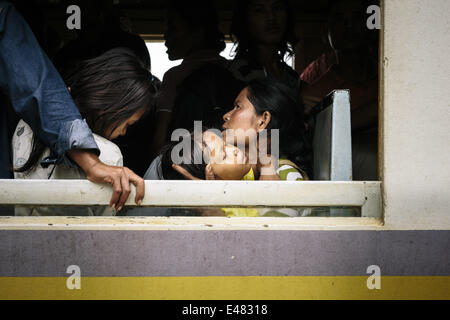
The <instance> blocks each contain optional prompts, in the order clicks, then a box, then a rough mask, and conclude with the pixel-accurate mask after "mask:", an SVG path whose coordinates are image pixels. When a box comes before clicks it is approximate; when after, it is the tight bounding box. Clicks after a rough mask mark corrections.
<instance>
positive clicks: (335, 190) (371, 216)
mask: <svg viewBox="0 0 450 320" xmlns="http://www.w3.org/2000/svg"><path fill="white" fill-rule="evenodd" d="M145 184H146V185H145V187H146V194H145V197H144V200H143V202H142V206H155V207H167V206H171V207H203V206H207V207H210V206H212V207H230V206H241V207H246V206H257V207H261V206H264V207H285V206H292V207H300V206H306V207H311V206H312V207H321V206H326V207H329V206H346V207H353V206H356V207H361V214H362V217H357V218H338V217H323V218H315V217H309V218H308V217H304V218H303V217H299V218H284V217H283V218H263V217H252V218H227V217H169V218H167V217H0V229H30V228H31V229H55V228H62V229H114V230H116V229H142V230H145V229H149V230H152V229H157V230H179V229H205V230H212V229H231V230H233V229H247V230H268V229H271V230H273V229H279V230H297V229H316V228H319V229H335V228H336V227H340V226H344V227H347V228H348V227H350V228H358V227H361V226H366V227H369V228H377V227H380V226H382V220H381V183H380V182H326V181H323V182H322V181H305V182H301V183H299V182H295V181H293V182H290V181H267V182H265V181H146V182H145ZM111 193H112V188H111V187H110V186H109V185H100V184H94V183H92V182H90V181H87V180H0V205H25V206H32V205H46V206H48V205H58V206H70V205H83V206H89V205H91V206H92V205H105V206H107V205H109V200H110V196H111ZM134 196H135V188H134V187H132V192H131V194H130V197H129V199H128V201H127V203H126V205H128V206H135V204H134Z"/></svg>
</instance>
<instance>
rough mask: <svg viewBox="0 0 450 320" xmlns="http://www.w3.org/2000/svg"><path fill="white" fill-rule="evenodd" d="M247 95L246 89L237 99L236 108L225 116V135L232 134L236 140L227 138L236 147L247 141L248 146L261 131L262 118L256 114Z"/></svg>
mask: <svg viewBox="0 0 450 320" xmlns="http://www.w3.org/2000/svg"><path fill="white" fill-rule="evenodd" d="M247 95H248V89H247V88H245V89H244V90H242V91H241V93H240V94H239V96H238V97H237V98H236V100H235V102H234V108H233V109H232V110H231V111H229V112H227V113H226V114H225V115H224V116H223V120H224V121H225V123H224V124H223V126H222V128H223V129H225V131H224V135H226V133H227V132H228V134H232V135H233V136H234V139H230V140H228V139H229V138H230V137H227V141H230V142H232V143H234V145H237V143H238V141H243V139H245V144H246V145H247V146H248V145H249V142H250V141H254V139H255V138H256V136H257V133H258V132H259V129H260V123H261V116H259V115H258V114H257V113H256V110H255V107H254V106H253V104H252V103H251V102H250V100H248V97H247ZM232 140H234V141H232Z"/></svg>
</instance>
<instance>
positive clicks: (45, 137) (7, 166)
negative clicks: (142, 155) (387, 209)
mask: <svg viewBox="0 0 450 320" xmlns="http://www.w3.org/2000/svg"><path fill="white" fill-rule="evenodd" d="M0 92H1V93H2V95H3V96H4V97H6V98H7V99H8V102H9V103H8V105H10V106H11V109H12V111H13V112H14V113H17V114H18V115H19V116H20V117H21V118H22V119H24V121H26V122H27V124H28V125H29V126H30V127H31V129H32V130H33V131H34V132H36V134H37V136H38V137H39V139H41V140H42V142H43V143H44V144H45V145H46V146H48V147H49V148H50V149H51V151H52V155H53V157H52V160H54V161H55V163H66V164H67V165H68V166H72V167H73V166H74V165H75V164H74V162H75V163H76V164H78V166H80V167H81V169H82V170H83V171H84V173H85V175H86V177H87V178H88V179H89V180H90V181H92V182H97V183H108V184H112V185H113V195H112V197H111V201H110V205H111V206H112V207H116V208H118V209H120V208H122V207H123V205H124V204H125V201H126V200H127V198H128V196H129V194H130V191H131V190H130V182H131V183H133V184H134V185H135V186H136V198H135V201H136V203H137V204H139V203H140V202H141V201H142V199H143V197H144V194H145V184H144V180H143V179H142V178H140V177H139V176H137V175H136V174H135V173H134V172H132V171H131V170H129V169H128V168H125V167H114V166H108V165H106V164H104V163H102V162H101V161H100V160H99V158H98V155H99V149H98V146H97V144H96V142H95V140H94V137H93V136H92V132H91V130H90V129H89V127H88V125H87V124H86V123H85V122H84V121H83V120H82V117H81V115H80V113H79V111H78V109H77V107H76V106H75V104H74V102H73V100H72V98H71V97H70V94H69V92H68V90H67V87H66V85H65V84H64V81H63V80H62V79H61V77H60V75H59V74H58V72H57V71H56V69H55V67H54V66H53V64H52V63H51V62H50V60H49V59H48V57H47V55H46V54H45V53H44V52H43V51H42V49H41V48H40V46H39V43H38V42H37V40H36V38H35V36H34V35H33V33H32V31H31V29H30V28H29V26H28V25H27V23H26V22H25V20H24V19H23V17H22V16H21V15H20V14H19V13H18V11H17V10H16V9H15V8H14V6H12V5H11V4H10V3H8V2H5V1H0ZM6 108H7V107H6V106H5V105H1V106H0V150H1V152H0V178H2V179H10V178H12V170H11V169H12V165H11V150H10V140H9V134H8V126H7V113H8V110H7V109H6ZM6 214H11V212H10V211H7V212H6Z"/></svg>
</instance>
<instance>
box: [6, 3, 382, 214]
mask: <svg viewBox="0 0 450 320" xmlns="http://www.w3.org/2000/svg"><path fill="white" fill-rule="evenodd" d="M62 2H64V3H63V6H66V7H67V5H69V3H68V2H67V3H66V2H65V1H62ZM376 3H377V1H376V0H367V1H366V0H365V1H360V0H342V1H337V2H335V1H332V2H330V6H329V8H328V10H327V16H328V18H327V22H326V28H325V32H324V39H325V41H326V42H327V46H326V47H327V48H329V49H328V50H327V51H326V52H323V53H322V54H320V55H319V56H317V58H316V59H314V60H313V61H312V62H311V63H310V64H309V65H307V66H305V68H304V69H303V70H295V69H293V68H292V67H291V66H289V65H288V64H287V63H286V59H287V58H292V56H294V54H295V48H296V47H298V46H299V45H301V42H300V37H299V36H297V35H296V32H295V31H296V27H295V24H296V18H295V16H294V13H295V11H294V10H293V7H292V3H291V1H289V0H239V1H234V6H233V13H232V18H231V25H230V30H221V29H220V23H219V16H218V14H217V11H216V8H215V6H214V1H212V0H198V1H183V0H168V1H167V6H166V11H165V12H166V15H165V17H166V18H165V28H164V40H165V45H166V47H167V55H168V59H169V60H182V63H181V64H180V65H178V66H176V67H173V68H171V69H170V70H168V71H167V72H166V73H165V74H164V76H163V78H162V79H158V78H157V77H155V76H154V75H153V74H152V72H151V70H152V61H151V56H152V52H148V50H147V47H146V44H145V41H144V40H143V39H142V38H141V37H140V36H139V35H138V34H134V33H133V30H132V28H131V27H130V24H129V23H127V21H128V20H127V19H124V17H123V16H122V13H121V11H120V10H119V7H118V6H116V5H114V2H113V1H112V0H101V1H86V0H76V1H71V3H70V4H72V5H73V4H76V5H78V6H79V7H80V8H81V12H82V13H83V15H82V17H83V18H82V19H83V27H82V28H81V29H80V30H77V37H76V38H75V39H73V40H72V41H69V42H67V43H64V42H63V41H62V39H61V37H60V36H59V34H58V32H57V30H55V29H53V28H51V27H49V26H48V25H47V24H46V20H45V15H44V12H42V10H41V8H40V7H39V6H38V5H37V4H36V2H35V1H21V0H9V1H0V104H1V113H0V122H1V129H0V130H1V136H0V139H1V141H0V148H1V159H0V166H1V167H0V178H1V179H10V178H15V179H86V178H87V179H89V180H91V181H93V182H99V183H109V184H112V185H113V190H114V191H113V195H112V197H111V203H110V205H111V207H112V209H113V210H111V209H104V208H102V209H99V208H96V209H95V210H94V209H91V208H85V209H80V210H78V209H77V208H75V209H73V208H72V209H73V210H72V211H70V210H69V209H67V210H69V211H70V212H71V214H72V215H114V214H116V213H117V212H120V211H121V209H122V208H123V206H124V203H125V201H126V199H127V198H128V196H129V194H130V183H132V184H134V185H135V186H136V190H137V192H136V198H135V201H136V203H137V204H139V203H140V202H141V201H142V198H143V196H144V190H145V184H144V179H145V180H179V179H187V180H274V181H275V180H287V181H299V183H301V181H304V180H309V179H311V178H312V177H313V171H314V168H313V161H312V157H313V149H312V135H313V130H314V128H313V127H311V125H310V124H309V122H308V118H309V117H312V116H313V115H314V114H315V106H316V105H317V104H318V103H319V102H320V101H322V100H323V99H324V98H325V97H326V96H327V95H328V94H329V93H330V92H332V91H333V90H335V89H349V90H350V93H351V121H352V122H351V126H352V139H353V141H352V142H353V150H352V156H353V177H354V179H355V180H376V179H377V135H378V130H377V127H378V124H377V123H378V33H377V32H374V31H372V30H369V29H368V28H367V27H366V20H367V14H366V8H367V6H368V5H370V4H376ZM66 4H67V5H66ZM128 22H129V21H128ZM227 33H229V39H231V40H232V41H233V42H234V50H233V56H232V57H230V59H227V58H224V57H222V56H221V55H220V53H221V52H222V51H223V50H224V48H225V40H226V38H227V37H226V34H227ZM197 124H198V125H197ZM129 127H130V129H129ZM179 132H181V133H182V134H177V133H179ZM174 138H176V139H174ZM178 138H179V140H177V139H178ZM183 139H184V140H183ZM182 140H183V141H184V142H186V141H187V142H188V147H187V149H186V148H180V142H181V141H182ZM183 146H184V145H183ZM180 150H181V155H180V157H178V158H177V159H175V158H174V154H176V153H177V152H176V151H178V154H180V153H179V151H180ZM255 150H256V152H253V151H255ZM141 177H143V178H141ZM67 210H66V211H64V210H61V212H63V211H64V212H65V214H66V215H67V212H68V211H67ZM139 210H141V208H137V209H133V210H128V213H126V214H130V215H131V214H140V213H142V214H146V213H145V212H144V211H145V210H144V211H142V210H141V211H139ZM233 210H234V211H233ZM236 210H238V209H233V208H223V209H222V210H221V211H222V213H225V214H227V215H229V216H233V215H241V216H242V215H244V216H252V215H253V214H254V211H252V210H251V209H247V210H244V211H242V210H241V211H239V213H236ZM0 211H2V209H1V208H0ZM4 211H5V212H6V214H13V215H14V212H12V213H11V211H7V210H6V209H4ZM124 211H125V212H126V210H124ZM55 212H56V211H55V210H51V209H49V208H40V209H30V208H27V209H26V208H16V209H15V214H16V215H54V214H56V213H55ZM171 212H172V213H173V212H176V211H170V210H165V211H164V212H163V213H161V212H158V211H157V210H155V211H153V214H154V215H159V214H160V215H171ZM147 213H148V212H147ZM303 213H304V212H303ZM0 214H5V213H3V212H0ZM174 214H175V213H174ZM280 214H282V213H280ZM282 215H283V214H282ZM287 215H291V214H287Z"/></svg>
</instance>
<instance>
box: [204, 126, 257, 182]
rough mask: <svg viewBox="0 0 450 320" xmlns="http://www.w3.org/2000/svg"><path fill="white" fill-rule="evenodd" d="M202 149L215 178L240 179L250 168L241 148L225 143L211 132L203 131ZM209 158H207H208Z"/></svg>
mask: <svg viewBox="0 0 450 320" xmlns="http://www.w3.org/2000/svg"><path fill="white" fill-rule="evenodd" d="M203 145H204V147H205V148H204V151H206V152H207V154H208V156H207V157H206V158H207V162H208V163H209V164H211V167H212V169H213V171H214V175H215V176H216V179H217V180H241V179H242V178H243V177H244V176H245V175H246V174H247V173H248V172H249V170H250V167H251V166H250V164H248V161H247V157H246V155H245V153H244V152H242V150H240V149H239V148H237V147H235V146H233V145H231V144H226V143H225V140H224V139H222V138H221V137H219V136H218V135H216V134H215V133H212V132H208V131H206V132H204V133H203ZM208 158H209V159H208Z"/></svg>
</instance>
